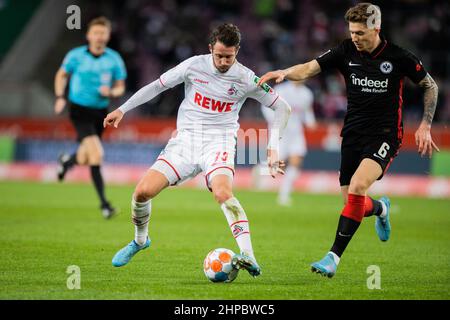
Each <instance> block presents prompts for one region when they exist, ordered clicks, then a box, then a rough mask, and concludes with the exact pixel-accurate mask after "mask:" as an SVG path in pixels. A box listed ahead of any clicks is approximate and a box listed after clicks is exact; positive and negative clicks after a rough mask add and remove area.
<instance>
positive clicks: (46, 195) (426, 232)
mask: <svg viewBox="0 0 450 320" xmlns="http://www.w3.org/2000/svg"><path fill="white" fill-rule="evenodd" d="M132 191H133V186H108V188H107V193H108V195H109V197H110V198H111V199H112V200H113V203H114V204H115V205H116V206H118V207H120V208H121V210H122V212H121V214H120V215H118V216H117V217H115V218H114V219H112V220H109V221H106V220H104V219H103V218H102V217H101V214H100V211H99V210H98V208H97V206H98V204H97V199H96V196H95V193H94V190H93V187H92V186H91V185H78V184H52V183H49V184H39V183H22V182H0V252H1V255H2V256H1V263H0V299H181V300H183V299H273V300H278V299H296V300H297V299H446V300H447V299H449V298H450V200H449V199H440V200H438V199H421V198H400V197H392V198H391V202H392V205H393V206H392V211H391V212H392V214H391V223H392V227H393V230H392V234H391V239H390V240H389V241H388V242H386V243H382V242H380V241H379V240H378V238H377V236H376V233H375V230H374V217H371V218H368V219H366V220H364V222H363V224H362V225H361V227H360V229H359V230H358V232H357V234H356V235H355V236H354V238H353V240H352V242H351V243H350V245H349V247H348V248H347V251H346V252H345V254H344V255H343V257H342V259H341V263H340V265H339V268H338V272H337V274H336V276H335V277H334V278H332V279H328V278H324V277H321V276H319V275H317V274H313V273H311V272H310V267H309V264H310V263H311V262H313V261H315V260H318V259H320V258H322V256H323V255H324V254H325V253H326V252H327V251H328V249H329V248H330V246H331V244H332V241H333V239H334V233H335V230H336V224H337V220H338V217H339V213H340V211H341V208H342V203H341V198H340V196H335V195H311V194H295V195H294V206H293V207H292V208H280V207H278V206H277V205H276V204H275V199H276V194H275V193H271V192H252V191H242V190H237V191H235V195H236V196H237V197H238V199H239V200H240V202H241V203H242V205H243V207H244V208H245V209H246V212H247V215H248V217H249V220H250V229H251V232H252V241H253V246H254V249H255V253H256V256H257V258H258V261H259V263H260V264H261V267H262V270H263V274H262V275H261V276H260V277H258V278H256V279H254V278H252V277H250V276H249V275H248V273H247V272H245V271H240V273H239V276H238V278H237V279H236V280H235V281H234V282H232V283H229V284H223V283H222V284H215V283H212V282H209V281H208V280H207V279H206V277H205V276H204V274H203V269H202V264H203V259H204V257H205V256H206V254H207V253H208V252H209V251H210V250H211V249H214V248H218V247H226V248H230V249H232V250H233V251H236V250H237V245H236V243H235V241H234V239H233V238H232V236H231V232H230V230H229V228H228V226H227V223H226V219H225V217H224V216H223V213H222V211H221V210H220V208H219V206H218V205H217V204H216V203H215V202H214V200H213V198H212V195H211V194H210V193H209V192H208V191H206V190H192V189H182V188H170V189H168V190H165V191H164V192H163V193H162V194H160V196H159V197H158V198H157V199H155V200H154V201H153V213H152V218H151V223H150V228H149V230H150V236H151V238H152V245H151V247H150V248H149V249H147V250H145V251H142V252H140V253H139V254H137V255H136V256H135V257H134V259H133V260H132V261H131V262H130V264H129V265H127V266H125V267H122V268H114V267H112V266H111V258H112V257H113V255H114V254H115V252H116V251H117V250H118V249H120V248H122V247H123V246H124V245H125V244H127V243H128V242H129V241H130V240H131V239H132V238H133V236H134V226H133V225H132V224H131V219H130V212H129V206H130V197H131V194H132ZM70 265H76V266H78V267H79V268H80V271H81V274H80V279H81V289H79V290H69V289H68V288H67V284H66V283H67V278H68V277H69V276H70V275H69V274H68V273H66V270H67V267H68V266H70ZM370 265H376V266H378V267H379V268H380V273H381V274H380V279H381V289H372V290H370V289H368V287H367V279H368V278H369V277H370V276H371V274H369V273H367V268H368V267H369V266H370Z"/></svg>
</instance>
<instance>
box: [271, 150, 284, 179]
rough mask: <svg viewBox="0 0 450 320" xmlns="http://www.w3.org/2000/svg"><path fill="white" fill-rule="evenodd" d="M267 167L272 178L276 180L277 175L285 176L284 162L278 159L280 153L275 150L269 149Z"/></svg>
mask: <svg viewBox="0 0 450 320" xmlns="http://www.w3.org/2000/svg"><path fill="white" fill-rule="evenodd" d="M267 165H268V166H269V172H270V175H271V176H272V178H275V176H276V175H277V173H279V174H284V167H285V166H286V164H285V163H284V161H282V160H281V161H280V160H279V159H278V152H277V150H275V149H267Z"/></svg>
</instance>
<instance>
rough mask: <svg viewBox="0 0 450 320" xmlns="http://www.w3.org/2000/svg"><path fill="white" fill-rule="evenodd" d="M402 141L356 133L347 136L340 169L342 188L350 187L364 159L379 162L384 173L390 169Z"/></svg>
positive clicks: (343, 146) (343, 144) (343, 142)
mask: <svg viewBox="0 0 450 320" xmlns="http://www.w3.org/2000/svg"><path fill="white" fill-rule="evenodd" d="M400 146H401V141H399V140H398V139H397V138H396V137H391V136H364V135H358V134H355V133H350V134H347V135H345V136H344V137H343V139H342V145H341V167H340V169H339V171H340V172H339V183H340V184H341V186H348V185H350V180H351V179H352V176H353V174H354V173H355V172H356V169H358V166H359V164H360V163H361V161H362V160H363V159H366V158H369V159H372V160H374V161H375V162H377V163H378V164H379V165H380V166H381V169H382V170H383V173H382V174H381V176H379V177H378V180H380V179H381V178H382V177H383V175H384V174H385V173H386V171H387V169H388V168H389V166H390V164H391V162H392V160H394V158H395V157H396V156H397V154H398V150H399V149H400Z"/></svg>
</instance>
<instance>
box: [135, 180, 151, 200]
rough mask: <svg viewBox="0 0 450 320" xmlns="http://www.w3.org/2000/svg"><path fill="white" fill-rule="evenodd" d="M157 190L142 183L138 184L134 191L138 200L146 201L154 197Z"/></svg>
mask: <svg viewBox="0 0 450 320" xmlns="http://www.w3.org/2000/svg"><path fill="white" fill-rule="evenodd" d="M155 195H156V192H155V191H154V190H152V188H151V187H150V186H149V185H148V184H143V183H140V184H138V185H137V186H136V189H135V191H134V199H135V200H136V201H137V202H145V201H148V200H150V199H152V198H153V197H154V196H155Z"/></svg>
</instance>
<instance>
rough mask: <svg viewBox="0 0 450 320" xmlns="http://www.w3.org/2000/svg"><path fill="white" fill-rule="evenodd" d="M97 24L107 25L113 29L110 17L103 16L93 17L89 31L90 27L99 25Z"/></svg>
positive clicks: (89, 24)
mask: <svg viewBox="0 0 450 320" xmlns="http://www.w3.org/2000/svg"><path fill="white" fill-rule="evenodd" d="M97 25H100V26H105V27H107V28H108V29H109V30H111V21H110V20H109V19H108V18H106V17H103V16H101V17H97V18H94V19H92V20H91V21H90V22H89V23H88V31H89V29H90V28H91V27H92V26H97Z"/></svg>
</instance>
